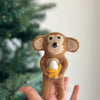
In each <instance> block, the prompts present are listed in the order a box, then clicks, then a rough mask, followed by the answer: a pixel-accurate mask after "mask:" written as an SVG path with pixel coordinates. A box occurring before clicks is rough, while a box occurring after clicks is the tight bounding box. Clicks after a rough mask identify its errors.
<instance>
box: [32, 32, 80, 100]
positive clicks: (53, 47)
mask: <svg viewBox="0 0 100 100" xmlns="http://www.w3.org/2000/svg"><path fill="white" fill-rule="evenodd" d="M32 45H33V48H34V49H35V50H36V51H40V50H44V51H45V54H44V56H43V57H42V58H41V61H40V67H41V70H42V72H43V88H42V96H43V98H44V100H48V98H49V91H50V86H51V84H52V82H54V83H55V84H56V87H57V100H62V99H63V97H64V73H65V71H66V69H67V67H68V61H67V59H66V57H65V55H64V54H65V52H66V51H69V52H76V51H77V50H78V48H79V42H78V41H77V40H76V39H74V38H69V37H65V36H64V35H63V34H61V33H59V32H53V33H50V34H48V35H46V36H38V37H36V38H35V39H34V40H33V43H32ZM53 60H54V61H56V62H57V64H58V65H59V64H61V65H62V68H61V70H60V72H59V74H58V77H57V78H50V77H49V76H48V72H47V66H49V62H50V61H53Z"/></svg>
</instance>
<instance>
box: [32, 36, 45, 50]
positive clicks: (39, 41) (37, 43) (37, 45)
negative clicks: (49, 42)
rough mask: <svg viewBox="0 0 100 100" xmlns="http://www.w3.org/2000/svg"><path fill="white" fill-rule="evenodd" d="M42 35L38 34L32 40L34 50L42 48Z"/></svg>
mask: <svg viewBox="0 0 100 100" xmlns="http://www.w3.org/2000/svg"><path fill="white" fill-rule="evenodd" d="M43 41H44V36H38V37H36V38H35V39H34V40H33V43H32V46H33V48H34V49H35V50H36V51H40V50H43V49H44V48H43Z"/></svg>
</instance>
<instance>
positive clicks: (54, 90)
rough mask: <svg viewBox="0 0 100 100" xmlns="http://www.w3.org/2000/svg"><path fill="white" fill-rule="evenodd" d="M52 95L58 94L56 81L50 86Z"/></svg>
mask: <svg viewBox="0 0 100 100" xmlns="http://www.w3.org/2000/svg"><path fill="white" fill-rule="evenodd" d="M50 95H56V86H55V84H54V83H52V85H51V87H50Z"/></svg>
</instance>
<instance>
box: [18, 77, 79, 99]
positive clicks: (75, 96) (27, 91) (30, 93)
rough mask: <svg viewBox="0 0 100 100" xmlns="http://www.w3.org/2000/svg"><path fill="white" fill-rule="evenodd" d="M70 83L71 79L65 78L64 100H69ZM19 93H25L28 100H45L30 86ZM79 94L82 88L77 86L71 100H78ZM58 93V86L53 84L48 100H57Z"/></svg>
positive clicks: (21, 89)
mask: <svg viewBox="0 0 100 100" xmlns="http://www.w3.org/2000/svg"><path fill="white" fill-rule="evenodd" d="M68 83H69V78H68V77H65V78H64V98H63V99H62V100H66V99H67V90H68ZM19 91H20V92H21V93H24V94H25V95H26V96H27V97H28V100H43V99H42V98H41V97H40V95H39V94H38V93H37V91H36V90H35V89H34V88H32V87H30V86H24V87H21V88H20V90H19ZM79 92H80V87H79V85H76V86H75V87H74V89H73V92H72V95H71V98H70V100H78V97H79ZM56 93H57V90H56V86H55V84H53V83H52V85H51V88H50V91H49V95H50V96H49V99H48V100H57V97H56Z"/></svg>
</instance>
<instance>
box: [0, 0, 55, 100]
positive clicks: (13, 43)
mask: <svg viewBox="0 0 100 100" xmlns="http://www.w3.org/2000/svg"><path fill="white" fill-rule="evenodd" d="M54 6H55V4H54V3H50V4H46V3H45V4H44V3H39V0H0V100H28V99H27V97H26V96H25V95H23V94H21V93H19V92H18V90H19V88H20V87H22V86H25V85H30V86H32V87H33V88H35V89H36V90H37V91H38V92H39V93H41V85H42V78H41V73H40V68H39V60H40V53H37V52H35V51H33V48H32V45H31V44H32V40H33V38H35V37H36V36H38V35H45V34H48V33H49V30H47V29H43V28H41V23H42V22H43V21H44V20H45V18H46V13H45V12H46V11H47V10H48V9H50V8H52V7H54ZM40 95H41V94H40Z"/></svg>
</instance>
